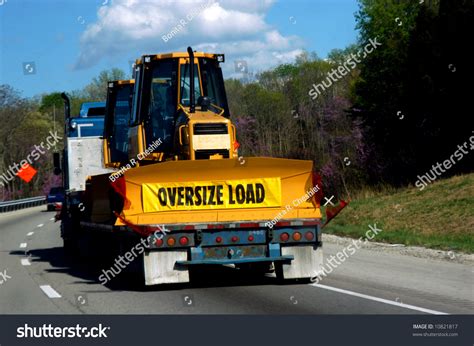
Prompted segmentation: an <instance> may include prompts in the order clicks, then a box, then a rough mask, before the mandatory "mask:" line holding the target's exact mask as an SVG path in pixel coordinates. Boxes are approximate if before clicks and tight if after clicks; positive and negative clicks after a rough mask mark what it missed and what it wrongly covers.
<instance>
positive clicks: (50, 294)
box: [40, 285, 61, 298]
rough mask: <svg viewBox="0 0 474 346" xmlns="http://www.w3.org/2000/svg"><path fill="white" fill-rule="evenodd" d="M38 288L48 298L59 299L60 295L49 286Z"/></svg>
mask: <svg viewBox="0 0 474 346" xmlns="http://www.w3.org/2000/svg"><path fill="white" fill-rule="evenodd" d="M40 288H41V289H42V290H43V292H44V293H45V294H46V295H47V296H48V297H49V298H61V295H60V294H59V293H58V292H56V291H55V290H54V288H52V287H51V286H50V285H43V286H40Z"/></svg>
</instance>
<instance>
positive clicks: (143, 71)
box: [128, 50, 235, 162]
mask: <svg viewBox="0 0 474 346" xmlns="http://www.w3.org/2000/svg"><path fill="white" fill-rule="evenodd" d="M223 61H224V57H223V55H218V54H207V53H194V52H192V51H189V50H188V53H170V54H159V55H146V56H143V57H142V58H141V59H139V60H137V62H136V67H135V80H136V83H135V86H134V92H133V105H132V114H131V122H130V132H129V143H130V148H129V149H130V150H129V153H128V154H129V156H128V158H129V159H131V158H135V157H137V155H139V154H140V153H143V152H146V153H147V155H142V157H143V160H144V162H146V161H162V160H170V159H172V160H176V159H196V158H197V157H202V158H210V156H212V155H216V154H218V153H217V151H218V150H223V149H225V150H227V154H226V155H224V156H222V155H221V158H224V157H227V158H228V157H231V153H230V152H229V149H230V144H229V145H227V144H225V148H217V147H216V148H215V149H216V150H217V151H216V153H213V152H212V150H211V152H209V155H201V156H196V155H195V154H196V153H195V150H193V148H192V146H193V145H192V138H191V137H192V136H193V131H192V129H190V125H192V124H193V122H206V123H207V124H208V125H209V126H208V127H209V128H213V124H217V125H216V126H218V127H219V126H221V127H225V128H226V129H227V128H229V127H230V126H231V124H230V121H229V120H228V118H229V116H230V114H229V108H228V105H227V98H226V94H225V89H224V80H223V76H222V70H221V68H220V66H219V63H220V62H223ZM193 118H194V119H193ZM202 134H203V135H206V134H207V135H210V133H202ZM221 134H227V135H228V139H226V140H227V141H228V142H229V143H230V141H231V139H230V136H229V134H230V131H229V130H226V131H225V133H221ZM234 138H235V136H234ZM214 139H215V138H214ZM208 141H209V140H208ZM156 143H159V146H158V147H156V145H155V144H156ZM208 146H209V145H208ZM211 147H212V145H211ZM150 148H151V150H149V149H150ZM210 149H212V148H210Z"/></svg>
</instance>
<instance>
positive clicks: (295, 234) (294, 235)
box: [293, 232, 301, 241]
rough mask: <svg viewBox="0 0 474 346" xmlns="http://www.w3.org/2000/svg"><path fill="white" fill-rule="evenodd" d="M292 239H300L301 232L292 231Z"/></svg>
mask: <svg viewBox="0 0 474 346" xmlns="http://www.w3.org/2000/svg"><path fill="white" fill-rule="evenodd" d="M293 240H295V241H300V240H301V233H300V232H295V233H293Z"/></svg>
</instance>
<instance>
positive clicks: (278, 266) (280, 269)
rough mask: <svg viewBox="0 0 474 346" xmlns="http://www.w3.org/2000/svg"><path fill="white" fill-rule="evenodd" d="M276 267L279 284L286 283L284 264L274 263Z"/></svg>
mask: <svg viewBox="0 0 474 346" xmlns="http://www.w3.org/2000/svg"><path fill="white" fill-rule="evenodd" d="M274 266H275V275H276V278H277V280H278V281H279V282H284V281H285V276H284V275H283V263H281V262H274Z"/></svg>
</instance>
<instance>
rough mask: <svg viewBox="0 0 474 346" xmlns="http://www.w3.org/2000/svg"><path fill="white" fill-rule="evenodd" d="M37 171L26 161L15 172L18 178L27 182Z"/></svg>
mask: <svg viewBox="0 0 474 346" xmlns="http://www.w3.org/2000/svg"><path fill="white" fill-rule="evenodd" d="M37 172H38V171H37V170H36V169H34V168H33V167H32V166H30V165H29V164H28V163H26V164H25V165H23V167H21V169H20V170H19V171H18V173H17V174H16V175H17V176H18V177H19V178H20V179H22V180H24V181H25V182H27V183H29V182H30V181H31V179H33V177H34V176H35V175H36V173H37Z"/></svg>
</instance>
